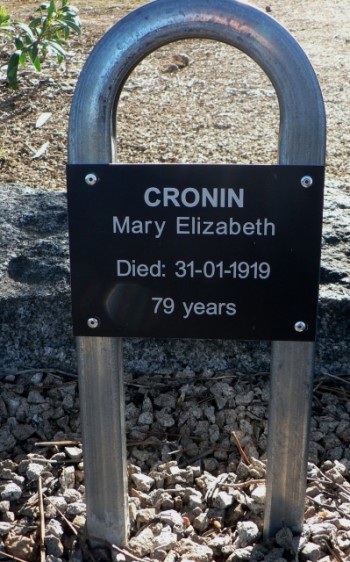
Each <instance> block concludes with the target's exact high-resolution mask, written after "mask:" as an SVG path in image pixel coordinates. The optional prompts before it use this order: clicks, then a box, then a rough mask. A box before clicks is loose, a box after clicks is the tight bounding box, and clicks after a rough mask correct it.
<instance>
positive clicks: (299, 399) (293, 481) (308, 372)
mask: <svg viewBox="0 0 350 562" xmlns="http://www.w3.org/2000/svg"><path fill="white" fill-rule="evenodd" d="M313 356H314V344H313V343H310V342H273V347H272V367H271V383H270V402H269V420H268V446H267V459H268V460H267V484H266V487H267V490H266V504H265V520H264V536H265V538H266V539H268V538H270V537H272V536H273V535H275V534H276V532H277V531H278V530H279V529H281V527H282V526H284V525H285V526H286V527H290V528H291V529H292V530H293V531H294V532H295V533H300V532H301V530H302V526H303V519H304V500H305V489H306V474H307V461H308V436H309V427H310V413H311V398H312V381H313Z"/></svg>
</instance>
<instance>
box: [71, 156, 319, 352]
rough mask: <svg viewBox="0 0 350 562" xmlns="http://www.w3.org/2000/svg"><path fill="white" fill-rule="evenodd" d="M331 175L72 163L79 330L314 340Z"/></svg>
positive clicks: (305, 169) (310, 169)
mask: <svg viewBox="0 0 350 562" xmlns="http://www.w3.org/2000/svg"><path fill="white" fill-rule="evenodd" d="M88 174H94V175H95V176H96V177H97V178H98V181H97V182H96V183H94V181H93V177H92V181H88V182H87V181H86V176H88ZM305 177H306V179H303V178H305ZM308 178H311V181H310V180H308ZM323 181H324V169H323V167H321V166H259V165H257V166H234V165H209V164H208V165H207V164H203V165H202V164H195V165H185V164H174V165H173V164H165V165H160V164H145V165H143V164H133V165H128V164H105V165H104V164H97V165H83V164H81V165H80V164H77V165H69V166H68V208H69V232H70V255H71V285H72V306H73V327H74V334H75V335H79V336H118V337H119V336H137V337H144V336H146V337H161V338H163V337H176V338H215V339H220V338H230V339H246V340H290V341H294V340H295V341H313V340H314V339H315V332H316V313H317V299H318V280H319V266H320V246H321V228H322V201H323ZM310 184H311V185H310ZM89 319H90V321H89ZM91 319H92V320H91ZM94 319H96V321H95V320H94ZM96 325H97V327H96Z"/></svg>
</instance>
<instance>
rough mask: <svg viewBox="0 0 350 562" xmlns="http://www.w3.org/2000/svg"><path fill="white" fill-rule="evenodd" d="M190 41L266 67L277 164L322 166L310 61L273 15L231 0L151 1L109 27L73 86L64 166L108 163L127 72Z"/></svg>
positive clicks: (320, 121)
mask: <svg viewBox="0 0 350 562" xmlns="http://www.w3.org/2000/svg"><path fill="white" fill-rule="evenodd" d="M189 38H205V39H213V40H217V41H221V42H224V43H228V44H229V45H232V46H234V47H236V48H238V49H240V50H241V51H243V52H244V53H246V54H247V55H249V56H250V57H251V58H252V59H253V60H255V61H256V62H257V63H258V64H259V65H260V67H261V68H262V69H263V70H264V71H265V73H266V74H267V76H268V77H269V78H270V80H271V82H272V84H273V86H274V88H275V90H276V93H277V97H278V100H279V105H280V132H279V163H280V164H313V165H323V164H324V159H325V144H326V141H325V139H326V120H325V110H324V103H323V99H322V94H321V91H320V87H319V83H318V80H317V77H316V75H315V72H314V70H313V68H312V66H311V64H310V62H309V60H308V58H307V57H306V55H305V53H304V51H303V50H302V49H301V47H300V46H299V44H298V43H297V41H296V40H295V39H294V38H293V37H292V36H291V35H290V34H289V33H288V31H286V29H284V28H283V27H282V26H281V25H280V24H279V23H277V22H276V21H275V20H274V19H273V18H271V17H270V16H268V15H267V14H265V13H264V12H262V11H260V10H258V9H256V8H253V7H252V6H248V5H247V4H243V3H241V2H239V1H237V0H215V2H213V1H212V0H155V1H154V2H151V3H150V4H146V5H145V6H142V7H141V8H139V9H137V10H135V11H134V12H132V13H130V14H129V15H128V16H126V17H125V18H123V19H122V20H120V21H119V22H118V23H117V24H115V25H114V26H113V27H112V28H111V29H110V30H109V31H108V32H107V33H106V34H105V35H104V36H103V37H102V39H101V40H100V41H99V43H98V44H97V45H96V47H95V48H94V49H93V51H92V53H91V54H90V56H89V58H88V59H87V62H86V64H85V66H84V68H83V70H82V73H81V75H80V78H79V81H78V84H77V88H76V91H75V95H74V98H73V102H72V108H71V115H70V125H69V139H68V145H69V158H68V159H69V163H71V164H77V163H110V162H112V161H113V159H114V147H113V141H114V140H115V123H114V119H115V109H116V104H117V102H118V98H119V95H120V92H121V90H122V87H123V84H124V82H125V80H126V79H127V77H128V75H129V74H130V72H131V71H132V70H133V68H134V67H135V66H136V65H137V64H138V63H139V62H141V60H142V59H144V58H145V57H146V56H147V55H148V54H149V53H150V52H152V51H154V50H155V49H158V48H159V47H161V46H162V45H165V44H167V43H171V42H173V41H177V40H180V39H189Z"/></svg>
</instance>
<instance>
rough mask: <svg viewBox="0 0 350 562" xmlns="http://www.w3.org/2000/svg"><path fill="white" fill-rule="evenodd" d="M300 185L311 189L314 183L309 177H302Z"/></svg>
mask: <svg viewBox="0 0 350 562" xmlns="http://www.w3.org/2000/svg"><path fill="white" fill-rule="evenodd" d="M300 183H301V185H302V186H303V187H311V186H312V184H313V183H314V180H313V179H312V177H311V176H303V177H302V178H301V180H300Z"/></svg>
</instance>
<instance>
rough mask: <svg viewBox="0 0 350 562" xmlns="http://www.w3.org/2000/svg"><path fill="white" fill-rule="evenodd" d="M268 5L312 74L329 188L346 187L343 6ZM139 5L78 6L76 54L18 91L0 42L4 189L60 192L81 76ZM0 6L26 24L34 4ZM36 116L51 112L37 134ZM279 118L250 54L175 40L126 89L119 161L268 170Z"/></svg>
mask: <svg viewBox="0 0 350 562" xmlns="http://www.w3.org/2000/svg"><path fill="white" fill-rule="evenodd" d="M267 2H268V0H265V1H264V0H256V2H255V3H254V4H255V5H256V6H257V7H259V8H261V9H262V10H264V11H268V12H269V13H270V15H271V16H272V17H274V18H276V19H277V20H278V21H279V22H280V23H282V24H283V25H284V26H285V27H286V28H287V29H288V30H289V31H290V32H291V33H292V34H293V35H294V37H295V38H296V39H297V40H298V41H299V43H300V44H301V46H302V47H303V48H304V50H305V51H306V53H307V55H308V57H309V58H310V60H311V63H312V64H313V66H314V68H315V70H316V73H317V75H318V77H319V80H320V84H321V88H322V91H323V95H324V99H325V104H326V110H327V119H328V150H327V181H328V182H334V180H335V181H336V184H337V185H338V186H339V189H344V190H346V189H348V185H349V183H350V181H349V180H350V158H349V156H350V131H349V122H350V96H349V88H348V84H349V79H350V10H349V5H348V0H333V1H332V2H326V0H307V1H305V0H290V1H289V2H283V1H282V0H271V1H270V2H268V3H267ZM141 3H142V2H140V1H139V0H130V1H125V2H121V1H120V0H119V1H118V0H114V1H112V0H92V1H91V0H90V1H89V2H87V1H86V0H76V1H75V2H74V4H75V5H76V6H77V7H78V8H79V11H80V16H81V20H82V26H83V33H82V36H81V37H80V38H74V40H73V41H72V42H71V44H70V49H71V51H72V57H71V58H70V59H69V60H68V61H67V62H66V63H64V64H63V65H62V66H61V67H59V68H57V67H56V65H55V64H54V63H53V62H51V63H47V64H46V66H45V68H44V71H43V72H42V73H41V74H38V73H35V72H34V71H31V70H24V71H22V72H21V77H20V87H19V89H18V90H17V91H16V92H13V91H11V90H9V89H8V88H7V86H6V81H5V70H6V66H5V64H6V56H7V53H6V51H4V48H3V47H1V43H0V49H1V51H0V63H1V65H2V69H1V71H0V86H1V88H0V123H1V133H0V135H1V136H0V181H1V182H2V183H12V182H19V183H22V184H26V185H28V186H31V187H37V188H41V189H52V190H64V189H65V163H66V158H67V157H66V140H67V123H68V115H69V109H70V104H71V99H72V95H73V92H74V87H75V83H76V80H77V78H78V76H79V73H80V70H81V67H82V65H83V63H84V61H85V60H86V57H87V56H88V54H89V52H90V51H91V49H92V47H93V46H94V45H95V44H96V42H97V41H98V39H99V38H100V37H101V36H102V35H103V34H104V33H105V31H106V30H107V29H108V28H109V27H110V26H111V25H112V24H113V23H114V22H116V21H118V20H119V19H120V18H121V17H122V16H124V15H125V14H127V13H128V12H129V11H131V10H132V9H134V8H135V7H137V6H138V5H140V4H141ZM1 4H2V5H4V6H6V8H7V9H8V11H9V12H10V13H11V14H12V15H13V16H14V17H16V18H17V19H21V20H26V19H28V17H29V16H30V15H31V14H33V8H34V7H37V6H38V4H39V2H33V1H32V0H30V1H25V2H22V3H19V2H18V0H2V1H1ZM179 54H185V55H186V58H185V60H186V64H185V65H182V67H181V65H180V67H179V66H178V67H174V62H175V63H176V62H177V61H178V59H177V58H176V57H177V55H179ZM187 63H188V64H187ZM44 112H49V113H51V114H52V115H51V117H50V119H49V120H48V121H47V122H46V123H45V124H44V125H43V126H41V127H37V126H36V123H37V119H38V117H39V116H40V115H41V114H42V113H44ZM278 120H279V115H278V104H277V99H276V95H275V92H274V90H273V88H272V86H271V84H270V83H269V81H268V79H267V78H266V76H265V75H264V74H263V72H262V71H261V70H260V68H259V67H258V66H257V65H256V63H255V62H253V61H251V60H250V59H249V58H248V57H247V56H246V55H243V54H242V53H240V52H239V51H237V50H236V49H233V48H232V47H229V46H226V45H223V44H221V43H217V42H215V43H214V42H210V41H203V40H192V41H182V42H178V43H173V44H169V45H167V46H166V47H164V48H162V49H160V50H159V51H156V52H155V53H153V54H152V55H150V56H149V57H147V58H146V59H144V61H143V62H142V63H141V64H140V65H139V66H138V67H137V68H136V69H135V71H134V72H133V74H132V75H131V76H130V77H129V79H128V82H127V83H126V85H125V88H124V91H123V93H122V96H121V101H120V103H119V106H118V115H117V123H118V137H117V140H118V160H119V161H121V162H211V163H215V162H227V163H243V164H244V163H245V164H247V163H248V164H249V163H266V164H269V163H275V162H276V158H277V134H278ZM41 148H42V150H40V149H41ZM44 149H45V150H44ZM38 152H39V156H38ZM40 152H42V154H41V155H40Z"/></svg>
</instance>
